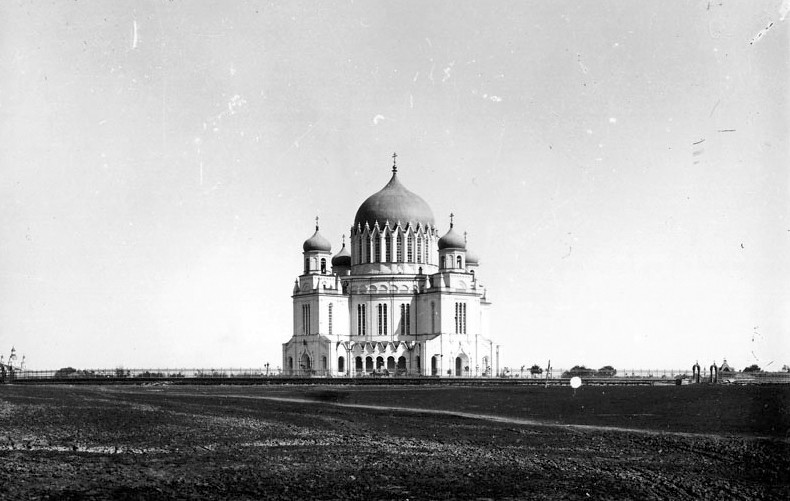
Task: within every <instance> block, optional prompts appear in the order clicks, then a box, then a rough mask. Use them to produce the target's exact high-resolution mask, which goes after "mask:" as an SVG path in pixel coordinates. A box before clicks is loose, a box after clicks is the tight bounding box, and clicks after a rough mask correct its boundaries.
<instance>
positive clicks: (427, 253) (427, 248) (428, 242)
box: [425, 238, 431, 264]
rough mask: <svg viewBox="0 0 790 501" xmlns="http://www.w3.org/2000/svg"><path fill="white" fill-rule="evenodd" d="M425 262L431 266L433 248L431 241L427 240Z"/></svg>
mask: <svg viewBox="0 0 790 501" xmlns="http://www.w3.org/2000/svg"><path fill="white" fill-rule="evenodd" d="M425 262H426V263H428V264H431V246H430V239H428V238H426V239H425Z"/></svg>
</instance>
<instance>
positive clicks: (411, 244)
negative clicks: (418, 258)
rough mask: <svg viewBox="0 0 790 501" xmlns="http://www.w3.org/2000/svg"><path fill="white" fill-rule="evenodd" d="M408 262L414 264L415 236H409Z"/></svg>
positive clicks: (407, 245)
mask: <svg viewBox="0 0 790 501" xmlns="http://www.w3.org/2000/svg"><path fill="white" fill-rule="evenodd" d="M406 262H407V263H413V262H414V235H409V238H408V241H407V242H406Z"/></svg>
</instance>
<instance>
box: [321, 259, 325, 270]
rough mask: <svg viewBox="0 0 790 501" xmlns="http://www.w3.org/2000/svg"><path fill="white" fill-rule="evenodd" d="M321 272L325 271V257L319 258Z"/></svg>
mask: <svg viewBox="0 0 790 501" xmlns="http://www.w3.org/2000/svg"><path fill="white" fill-rule="evenodd" d="M321 273H326V258H323V257H322V258H321Z"/></svg>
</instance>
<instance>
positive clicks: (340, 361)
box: [337, 357, 346, 373]
mask: <svg viewBox="0 0 790 501" xmlns="http://www.w3.org/2000/svg"><path fill="white" fill-rule="evenodd" d="M337 372H341V373H342V372H346V359H345V358H343V357H337Z"/></svg>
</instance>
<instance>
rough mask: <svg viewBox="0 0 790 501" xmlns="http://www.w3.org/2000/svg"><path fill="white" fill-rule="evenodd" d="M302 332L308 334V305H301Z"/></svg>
mask: <svg viewBox="0 0 790 501" xmlns="http://www.w3.org/2000/svg"><path fill="white" fill-rule="evenodd" d="M302 334H304V335H307V334H310V305H309V304H303V305H302Z"/></svg>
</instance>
